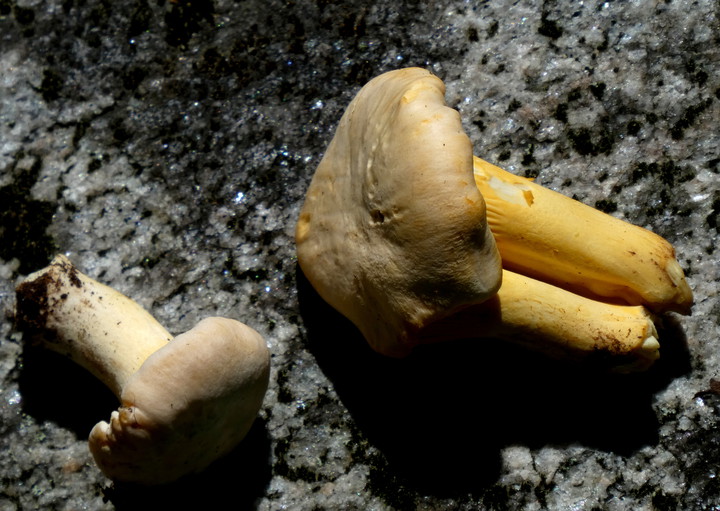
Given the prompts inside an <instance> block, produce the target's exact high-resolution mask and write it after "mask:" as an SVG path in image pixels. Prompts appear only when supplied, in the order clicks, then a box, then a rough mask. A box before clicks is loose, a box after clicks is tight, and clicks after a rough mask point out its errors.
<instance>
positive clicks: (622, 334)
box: [296, 68, 692, 370]
mask: <svg viewBox="0 0 720 511" xmlns="http://www.w3.org/2000/svg"><path fill="white" fill-rule="evenodd" d="M444 93H445V88H444V84H443V83H442V81H441V80H440V79H439V78H437V77H435V76H433V75H432V74H431V73H430V72H428V71H426V70H423V69H418V68H408V69H401V70H397V71H391V72H389V73H385V74H383V75H380V76H379V77H376V78H374V79H373V80H371V81H370V82H369V83H368V84H366V85H365V86H364V87H363V88H362V89H361V90H360V92H359V93H358V94H357V96H356V97H355V98H354V99H353V101H352V102H351V103H350V105H349V106H348V108H347V110H346V112H345V114H344V115H343V117H342V118H341V120H340V123H339V125H338V128H337V131H336V133H335V136H334V138H333V140H332V141H331V142H330V144H329V146H328V148H327V151H326V153H325V155H324V157H323V159H322V161H321V162H320V164H319V166H318V168H317V171H316V172H315V175H314V176H313V179H312V181H311V184H310V187H309V188H308V191H307V196H306V199H305V203H304V205H303V207H302V210H301V212H300V216H299V219H298V223H297V227H296V243H297V254H298V262H299V265H300V267H301V269H302V271H303V273H304V274H305V275H306V277H307V278H308V280H309V281H310V283H311V284H312V285H313V287H314V288H315V289H316V290H317V292H318V293H319V294H320V296H321V297H322V298H323V299H324V300H325V301H327V302H328V303H329V304H330V305H332V306H333V307H334V308H336V309H337V310H338V311H340V312H341V313H342V314H343V315H345V316H346V317H348V318H349V319H350V320H351V321H353V323H354V324H355V325H356V326H357V327H358V329H359V330H360V331H361V332H362V334H363V335H364V337H365V338H366V340H367V341H368V342H369V344H370V345H371V346H372V348H373V349H375V350H376V351H378V352H380V353H384V354H387V355H391V356H403V355H406V354H407V353H409V352H410V351H411V349H412V348H413V346H415V345H417V344H422V343H427V342H437V341H440V340H445V339H452V338H458V337H502V338H506V339H508V340H511V341H515V342H521V343H523V344H527V345H529V346H531V347H533V348H535V349H538V350H542V351H545V352H548V353H551V354H558V353H562V354H566V355H572V356H576V357H582V356H585V355H589V354H592V353H597V352H601V353H606V354H608V355H612V357H610V358H611V359H613V360H615V361H616V365H617V368H618V369H619V370H630V369H643V368H645V367H647V366H649V365H650V363H652V361H653V360H654V359H655V358H657V356H658V348H659V344H658V342H657V339H656V336H657V332H656V330H655V327H654V324H653V322H652V316H651V313H650V312H649V311H648V310H647V309H646V308H645V305H647V306H649V307H651V308H653V309H655V310H658V311H662V310H681V311H684V310H687V309H688V308H689V304H690V303H691V301H692V294H691V293H690V292H689V287H687V284H686V283H685V280H684V277H683V275H682V270H681V269H680V267H679V265H678V264H677V262H676V261H675V259H674V252H673V251H672V247H671V246H670V245H669V243H667V242H666V241H665V240H663V239H662V238H660V237H659V236H656V235H654V234H652V233H649V231H646V230H645V229H642V228H640V227H637V226H633V225H631V224H627V223H625V222H621V221H620V220H617V219H615V218H613V217H610V216H609V215H606V214H604V213H601V212H599V211H597V210H594V209H592V208H589V207H587V206H584V205H582V204H580V203H579V202H577V201H573V200H572V199H568V198H566V197H563V196H562V195H560V194H555V193H554V192H552V194H549V195H543V194H542V193H540V192H539V191H538V190H537V188H540V187H538V186H537V185H535V184H533V183H531V182H529V181H527V180H525V181H518V182H515V181H513V179H511V178H510V177H508V176H512V174H508V173H506V174H508V176H505V175H503V176H502V178H500V177H498V176H497V175H491V174H490V173H489V172H487V170H486V169H487V166H488V165H489V164H485V162H482V160H479V159H478V158H475V157H474V156H473V154H472V146H471V143H470V140H469V138H468V137H467V135H466V134H465V133H464V131H463V129H462V125H461V122H460V117H459V114H458V113H457V112H456V111H455V110H453V109H451V108H449V107H447V106H446V105H445V101H444ZM503 172H504V171H503ZM513 178H514V176H513ZM526 181H527V182H526ZM488 187H489V188H488ZM536 187H537V188H536ZM479 192H481V193H479ZM548 192H550V191H549V190H548ZM486 194H487V196H485V197H483V196H484V195H486ZM536 196H537V197H536ZM560 197H562V199H560ZM566 201H569V202H566ZM516 203H517V204H520V205H522V206H523V207H524V208H525V209H524V210H518V211H521V212H519V213H514V214H515V216H511V217H510V220H508V221H499V220H498V218H499V217H502V216H503V214H504V211H505V210H506V209H507V210H509V209H510V208H511V207H514V205H515V204H516ZM556 203H557V204H558V205H559V206H560V205H561V206H562V207H557V208H554V206H555V204H556ZM539 205H542V207H538V206H539ZM536 210H537V211H536ZM576 210H580V211H581V213H582V214H578V215H579V216H580V217H581V218H575V217H574V215H575V211H576ZM532 214H534V215H535V218H534V219H533V220H532V222H531V223H529V222H530V221H527V218H526V217H527V215H532ZM518 216H521V217H522V219H523V220H522V221H519V220H517V217H518ZM563 222H567V223H566V225H564V226H563V227H562V228H559V227H558V224H562V223H563ZM526 229H527V231H528V232H526ZM496 230H497V231H498V232H496ZM613 230H615V231H616V234H615V235H614V237H610V238H609V239H608V242H607V246H606V247H603V250H598V249H597V245H603V238H602V236H604V235H606V234H607V235H608V236H609V234H608V233H610V232H611V231H613ZM591 232H592V233H593V234H594V235H595V237H596V238H598V241H597V243H595V244H590V243H587V241H586V239H585V238H586V237H587V236H588V235H589V233H591ZM543 237H544V239H545V240H546V241H545V242H544V244H541V243H539V242H536V241H534V240H536V239H538V238H540V239H543ZM525 239H528V240H531V241H532V243H528V244H527V245H523V241H524V240H525ZM509 240H511V241H509ZM496 249H497V250H498V251H499V252H497V251H496ZM535 251H538V252H540V251H544V253H543V254H542V257H540V256H533V257H529V256H528V255H527V253H528V252H535ZM498 253H499V254H500V256H501V258H502V262H501V260H500V258H498ZM553 258H554V259H553ZM524 261H529V262H528V263H527V264H525V265H524ZM527 265H529V266H530V267H531V268H530V270H532V271H529V270H528V268H526V266H527ZM627 265H630V266H631V267H630V268H629V269H628V268H625V266H627ZM503 266H504V267H506V268H505V269H502V267H503ZM508 268H513V269H517V270H518V271H519V272H524V273H528V274H530V275H531V276H533V277H538V278H540V279H542V280H547V281H548V283H545V282H541V281H540V280H538V279H536V278H530V277H528V276H524V275H522V274H520V273H514V272H511V271H509V270H508ZM559 268H560V269H562V270H563V271H561V270H560V269H559ZM570 276H577V277H575V278H570ZM501 282H502V285H501ZM551 284H553V285H551ZM556 286H563V287H567V288H568V289H571V290H572V291H575V292H571V291H569V290H566V289H562V288H561V287H556ZM629 290H632V291H629ZM640 291H643V292H640ZM577 293H582V294H585V295H587V296H581V295H580V294H577ZM598 296H603V300H604V301H598V300H594V299H591V298H596V297H598ZM610 302H614V303H610Z"/></svg>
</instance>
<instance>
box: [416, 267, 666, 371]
mask: <svg viewBox="0 0 720 511" xmlns="http://www.w3.org/2000/svg"><path fill="white" fill-rule="evenodd" d="M453 338H497V339H502V340H507V341H510V342H513V343H517V344H522V345H524V346H526V347H528V348H531V349H533V350H536V351H542V352H543V353H546V354H550V355H557V356H565V357H567V356H569V357H570V358H585V357H588V356H593V355H595V356H598V357H601V358H604V357H608V358H607V360H610V362H611V366H612V367H613V369H615V370H616V371H619V372H628V371H636V370H644V369H647V368H648V367H649V366H650V365H651V364H652V363H653V362H654V361H655V360H656V359H657V358H658V357H659V348H660V344H659V343H658V341H657V331H656V330H655V326H654V324H653V321H652V317H651V315H650V313H649V312H648V311H647V310H646V309H645V308H644V307H642V306H626V305H613V304H609V303H603V302H598V301H595V300H591V299H588V298H584V297H582V296H579V295H576V294H574V293H571V292H569V291H565V290H563V289H560V288H558V287H555V286H552V285H550V284H546V283H544V282H541V281H539V280H535V279H531V278H529V277H525V276H523V275H520V274H517V273H513V272H510V271H507V270H504V271H503V283H502V286H501V287H500V290H499V291H498V293H497V295H495V296H494V297H493V298H491V299H489V300H487V301H486V302H484V303H482V304H480V305H474V306H471V307H468V308H466V309H464V310H462V311H461V312H459V313H456V314H454V315H452V316H450V317H448V318H445V319H443V320H441V321H438V322H437V323H434V324H431V325H429V326H427V327H426V328H425V329H424V330H423V331H422V332H421V333H420V341H421V342H423V343H430V342H438V341H443V340H447V339H453Z"/></svg>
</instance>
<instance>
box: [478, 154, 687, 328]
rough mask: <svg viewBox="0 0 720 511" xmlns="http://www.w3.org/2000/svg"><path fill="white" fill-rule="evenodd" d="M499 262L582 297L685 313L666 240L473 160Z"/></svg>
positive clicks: (683, 289)
mask: <svg viewBox="0 0 720 511" xmlns="http://www.w3.org/2000/svg"><path fill="white" fill-rule="evenodd" d="M473 163H474V174H475V183H476V184H477V186H478V188H479V189H480V192H481V193H482V195H483V197H484V198H485V203H486V206H487V219H488V224H489V226H490V230H491V231H492V233H493V235H494V236H495V241H496V243H497V247H498V250H499V251H500V255H501V257H502V260H503V266H504V267H505V268H507V269H510V270H513V271H517V272H519V273H522V274H524V275H528V276H531V277H534V278H537V279H540V280H543V281H545V282H550V283H553V284H555V285H557V286H560V287H563V288H565V289H569V290H572V291H574V292H578V293H580V294H583V295H586V296H594V297H601V298H603V299H611V300H612V299H619V300H622V301H623V302H625V303H627V304H630V305H641V304H644V305H646V306H647V307H649V308H650V309H652V310H653V311H657V312H665V311H675V312H680V313H684V314H687V313H689V311H690V307H691V306H692V301H693V298H692V291H691V290H690V287H689V286H688V284H687V282H686V281H685V277H684V275H683V271H682V269H681V267H680V265H679V264H678V262H677V260H676V259H675V251H674V250H673V247H672V245H670V243H668V242H667V241H666V240H664V239H663V238H661V237H660V236H658V235H657V234H655V233H652V232H650V231H648V230H646V229H643V228H642V227H638V226H636V225H632V224H630V223H627V222H623V221H622V220H619V219H617V218H614V217H612V216H610V215H608V214H605V213H603V212H601V211H598V210H596V209H593V208H591V207H590V206H587V205H585V204H582V203H581V202H578V201H576V200H573V199H571V198H569V197H566V196H564V195H562V194H560V193H557V192H554V191H552V190H549V189H547V188H544V187H542V186H540V185H538V184H536V183H534V182H532V181H531V180H529V179H525V178H523V177H519V176H516V175H514V174H511V173H509V172H506V171H505V170H503V169H501V168H499V167H496V166H495V165H492V164H490V163H488V162H486V161H483V160H482V159H480V158H477V157H475V158H474V162H473Z"/></svg>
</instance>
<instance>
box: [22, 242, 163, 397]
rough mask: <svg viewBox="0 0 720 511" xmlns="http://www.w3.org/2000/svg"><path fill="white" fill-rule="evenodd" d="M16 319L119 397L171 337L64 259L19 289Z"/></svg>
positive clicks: (124, 299)
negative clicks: (129, 381) (146, 362)
mask: <svg viewBox="0 0 720 511" xmlns="http://www.w3.org/2000/svg"><path fill="white" fill-rule="evenodd" d="M16 310H17V313H16V321H17V323H18V326H19V327H20V328H21V329H23V330H25V331H26V332H28V333H30V334H31V335H32V337H33V339H34V341H35V342H36V343H41V344H42V345H43V346H45V347H46V348H48V349H51V350H53V351H55V352H58V353H60V354H62V355H66V356H68V357H70V358H71V359H72V360H74V361H75V362H76V363H78V364H79V365H81V366H82V367H84V368H85V369H87V370H88V371H90V372H91V373H92V374H93V375H95V376H96V377H97V378H98V379H99V380H101V381H102V382H103V383H105V385H107V386H108V387H109V388H110V390H112V391H113V393H114V394H115V395H116V396H117V397H118V398H120V395H121V392H122V389H123V387H124V386H125V384H126V383H127V381H128V379H129V378H130V377H131V376H132V375H133V374H134V373H136V372H137V370H138V369H139V368H140V366H141V365H142V364H143V362H145V360H146V359H147V358H148V357H149V356H150V355H151V354H152V353H154V352H156V351H157V350H158V349H160V348H162V347H163V346H165V345H166V344H167V343H168V341H170V340H171V339H172V336H171V335H170V334H169V333H168V331H167V330H165V328H163V326H162V325H160V323H158V322H157V321H156V320H155V319H154V318H153V317H152V316H151V315H150V314H148V313H147V312H146V311H145V310H144V309H143V308H142V307H141V306H140V305H138V304H137V303H136V302H134V301H133V300H131V299H130V298H128V297H126V296H125V295H123V294H121V293H119V292H117V291H115V290H114V289H112V288H110V287H108V286H105V285H103V284H100V283H99V282H96V281H95V280H93V279H91V278H89V277H88V276H86V275H83V274H82V273H80V272H79V271H78V270H77V269H76V268H75V267H74V266H73V264H72V263H71V262H70V260H69V259H68V258H67V257H65V256H63V255H58V256H56V257H55V258H54V259H53V261H52V262H51V263H50V265H49V266H47V267H46V268H43V269H42V270H39V271H37V272H35V273H33V274H31V275H29V276H28V277H27V278H26V279H25V280H24V281H23V282H22V283H20V285H19V286H18V287H17V307H16Z"/></svg>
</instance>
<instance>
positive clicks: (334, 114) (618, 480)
mask: <svg viewBox="0 0 720 511" xmlns="http://www.w3.org/2000/svg"><path fill="white" fill-rule="evenodd" d="M718 34H720V4H718V3H717V2H715V1H711V0H698V1H684V0H668V1H661V2H657V1H642V0H637V1H607V2H602V1H591V2H587V1H585V2H558V1H554V0H546V1H543V2H539V1H529V0H524V1H503V0H500V1H497V2H481V1H463V0H444V1H437V2H416V1H410V0H402V1H399V2H389V1H383V0H380V1H373V2H359V1H353V0H344V1H340V2H328V1H326V0H317V1H315V2H313V1H309V0H294V1H276V0H267V1H262V2H260V1H250V0H246V1H236V2H231V1H227V0H208V1H206V2H197V3H196V2H190V1H188V0H175V1H166V0H158V1H156V2H147V1H146V0H130V1H128V2H119V3H118V2H108V1H105V0H97V1H90V2H87V1H84V0H62V1H59V0H0V233H1V234H0V236H1V238H0V239H1V240H2V243H0V309H1V312H2V319H1V320H0V511H9V510H20V509H61V510H70V509H127V508H130V507H131V506H132V507H133V508H135V509H136V508H137V506H138V504H137V503H138V502H142V503H143V504H141V507H143V508H144V507H148V508H149V507H153V508H158V507H163V508H169V505H171V504H176V505H181V504H184V505H186V506H187V505H188V504H202V505H204V506H205V507H204V508H205V509H211V508H213V505H214V504H217V505H218V506H220V505H221V504H224V503H226V502H227V501H228V500H230V501H232V502H233V508H235V509H261V510H275V509H293V510H314V509H348V510H351V509H362V510H371V509H375V510H386V509H388V510H389V509H427V510H431V509H432V510H442V509H522V510H539V509H575V510H591V509H608V510H624V509H635V510H654V509H657V510H670V509H690V510H695V509H697V510H701V509H702V510H705V509H716V508H717V507H718V506H720V483H719V482H718V481H719V478H718V477H717V475H718V466H719V462H720V436H719V433H720V432H719V425H720V383H718V381H719V380H720V376H718V372H719V369H718V367H720V340H719V336H718V333H719V331H720V319H719V317H720V304H719V302H718V282H719V281H720V266H719V265H718V257H719V255H720V253H719V252H718V251H717V249H716V245H717V242H718V229H719V228H720V186H719V185H718V177H719V176H718V172H720V153H719V152H718V148H719V147H720V135H719V132H720V131H719V130H718V125H719V122H720V35H718ZM404 66H420V67H425V68H427V69H430V70H431V71H433V72H434V73H436V74H437V75H438V76H440V77H441V78H442V79H443V80H444V81H445V82H446V85H447V96H446V97H447V102H448V104H449V105H450V106H452V107H453V108H456V109H458V110H459V111H460V113H461V116H462V119H463V122H464V125H465V128H466V130H467V132H468V134H469V135H470V137H471V139H472V141H473V144H474V147H475V153H476V154H477V155H479V156H481V157H483V158H485V159H487V160H489V161H491V162H493V163H496V164H498V165H500V166H502V167H504V168H505V169H507V170H510V171H512V172H515V173H518V174H521V175H525V176H529V177H534V178H535V179H536V180H537V181H538V182H539V183H541V184H543V185H545V186H548V187H550V188H552V189H554V190H557V191H559V192H562V193H564V194H566V195H569V196H572V197H574V198H576V199H578V200H580V201H582V202H584V203H586V204H589V205H591V206H594V207H597V208H599V209H602V210H603V211H606V212H608V213H610V214H612V215H614V216H617V217H619V218H622V219H624V220H627V221H630V222H632V223H635V224H638V225H641V226H643V227H647V228H649V229H651V230H653V231H655V232H657V233H658V234H660V235H662V236H664V237H666V238H667V239H668V240H670V241H671V242H672V243H673V244H674V246H675V247H676V250H677V253H678V259H679V261H680V263H681V265H682V266H683V268H684V269H685V271H686V274H687V276H688V280H689V282H690V284H691V286H692V287H693V290H694V292H695V299H696V302H695V306H694V309H693V314H692V316H690V317H680V316H669V317H667V318H665V322H664V326H663V329H662V331H661V334H662V337H661V343H662V358H661V360H660V361H659V362H658V363H657V364H656V366H655V367H653V368H652V369H651V370H650V371H648V372H647V373H643V374H638V375H613V374H607V373H605V372H601V371H594V370H590V369H588V368H585V367H581V366H573V365H567V364H563V363H559V362H551V361H548V360H546V359H544V358H543V357H541V356H539V355H534V354H530V353H527V352H525V351H523V350H521V349H518V348H514V347H511V346H503V345H499V344H497V343H494V342H491V341H485V342H473V341H459V342H452V343H448V344H446V345H438V346H431V347H426V348H423V349H419V350H417V351H416V352H415V353H413V355H411V356H410V357H409V358H407V359H403V360H390V359H385V358H382V357H380V356H378V355H376V354H374V353H371V352H370V350H369V349H368V347H367V346H366V344H365V343H364V341H363V340H362V339H361V338H360V336H359V335H358V333H357V331H356V330H355V329H354V328H353V327H352V326H351V325H350V324H348V322H347V321H345V320H344V319H343V318H342V317H340V316H339V315H338V314H337V313H335V312H334V311H332V310H331V309H330V308H329V307H328V306H327V305H325V304H324V303H323V302H322V301H321V300H320V299H319V298H318V297H317V295H315V294H314V292H313V290H312V289H311V288H310V287H309V286H308V284H307V282H306V281H305V280H304V278H303V276H302V274H301V273H300V272H299V271H298V269H297V267H296V266H297V265H296V258H295V252H294V242H293V233H294V226H295V221H296V219H297V214H298V211H299V208H300V206H301V204H302V201H303V196H304V193H305V190H306V189H307V186H308V183H309V180H310V178H311V177H312V174H313V172H314V169H315V167H316V166H317V164H318V162H319V160H320V158H321V157H322V154H323V151H324V148H325V146H326V145H327V143H328V142H329V141H330V139H331V138H332V134H333V131H334V128H335V126H336V125H337V122H338V120H339V118H340V116H341V114H342V112H343V110H344V108H345V106H346V105H347V103H348V102H349V101H350V99H351V98H352V97H353V96H354V94H355V93H356V92H357V91H358V90H359V88H360V87H361V86H362V85H363V84H364V83H365V82H366V81H367V80H369V79H370V78H372V77H373V76H376V75H377V74H380V73H382V72H384V71H388V70H391V69H396V68H399V67H404ZM588 235H592V233H588ZM55 253H65V254H66V255H68V256H69V257H70V258H71V259H72V260H73V261H74V262H75V264H76V265H77V266H78V267H79V268H81V269H82V270H83V271H84V272H86V273H87V274H89V275H90V276H92V277H94V278H96V279H98V280H100V281H102V282H104V283H106V284H108V285H111V286H113V287H115V288H116V289H118V290H120V291H122V292H124V293H125V294H127V295H129V296H131V297H133V298H134V299H136V300H137V301H138V302H139V303H141V304H142V305H143V306H145V307H146V308H147V309H148V310H150V311H151V312H152V313H153V314H154V315H155V316H156V317H157V318H158V319H159V320H160V322H161V323H163V324H164V325H165V326H166V327H167V328H168V329H169V330H170V331H171V332H173V333H180V332H183V331H185V330H187V329H189V328H191V327H192V326H193V325H194V324H195V323H196V322H197V321H198V320H199V319H201V318H202V317H205V316H208V315H222V316H228V317H232V318H236V319H239V320H241V321H243V322H245V323H247V324H249V325H250V326H252V327H253V328H255V329H257V330H258V331H259V332H261V333H262V334H263V335H264V336H265V338H266V339H267V341H268V344H269V346H270V349H271V352H272V364H273V369H272V375H271V384H270V389H269V391H268V394H267V396H266V399H265V403H264V405H263V408H262V410H261V412H260V416H259V418H258V420H257V422H256V424H255V426H254V427H253V429H252V430H251V432H250V434H249V436H248V437H247V438H246V440H245V441H244V442H243V444H242V445H241V446H240V447H238V449H237V450H236V451H235V452H233V453H232V455H230V456H229V457H227V458H225V459H223V460H221V461H219V462H218V463H216V464H215V465H213V467H212V468H211V469H209V470H208V471H207V472H205V473H203V474H200V475H198V476H194V477H191V478H188V479H187V480H184V481H181V482H180V483H178V484H176V485H172V486H170V487H163V488H154V489H143V490H140V489H137V488H125V487H120V486H113V485H112V484H111V483H110V482H109V481H108V480H107V479H105V478H104V477H103V475H102V474H101V473H100V472H99V470H98V469H97V468H96V467H95V465H94V464H93V462H92V459H91V457H90V455H89V453H88V450H87V446H86V440H85V439H86V437H87V434H88V432H89V431H90V429H91V428H92V426H93V425H94V424H95V423H96V422H98V421H100V420H107V418H108V417H109V414H110V411H111V410H113V409H114V408H115V407H116V405H117V404H116V401H115V398H114V397H113V396H112V395H111V394H110V393H109V392H108V391H107V390H106V389H104V388H102V387H101V385H100V384H99V383H98V382H96V381H95V380H93V379H92V378H91V377H89V376H88V375H86V374H85V373H84V372H83V371H82V370H81V369H79V368H77V367H75V366H74V365H73V364H71V363H70V362H68V361H66V360H64V359H61V358H59V357H56V356H53V355H51V354H48V353H44V352H42V351H40V350H38V349H34V348H33V347H31V346H29V345H27V344H26V343H25V342H23V338H22V334H21V333H20V332H17V331H15V330H14V329H13V327H12V321H11V313H12V309H13V305H14V292H13V289H14V286H15V284H16V283H17V282H19V280H20V279H21V278H22V277H23V276H24V275H27V274H28V273H30V272H32V271H34V270H36V269H39V268H41V267H42V266H44V265H45V264H47V262H48V261H49V260H50V258H51V257H52V255H53V254H55ZM218 508H220V507H218Z"/></svg>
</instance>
